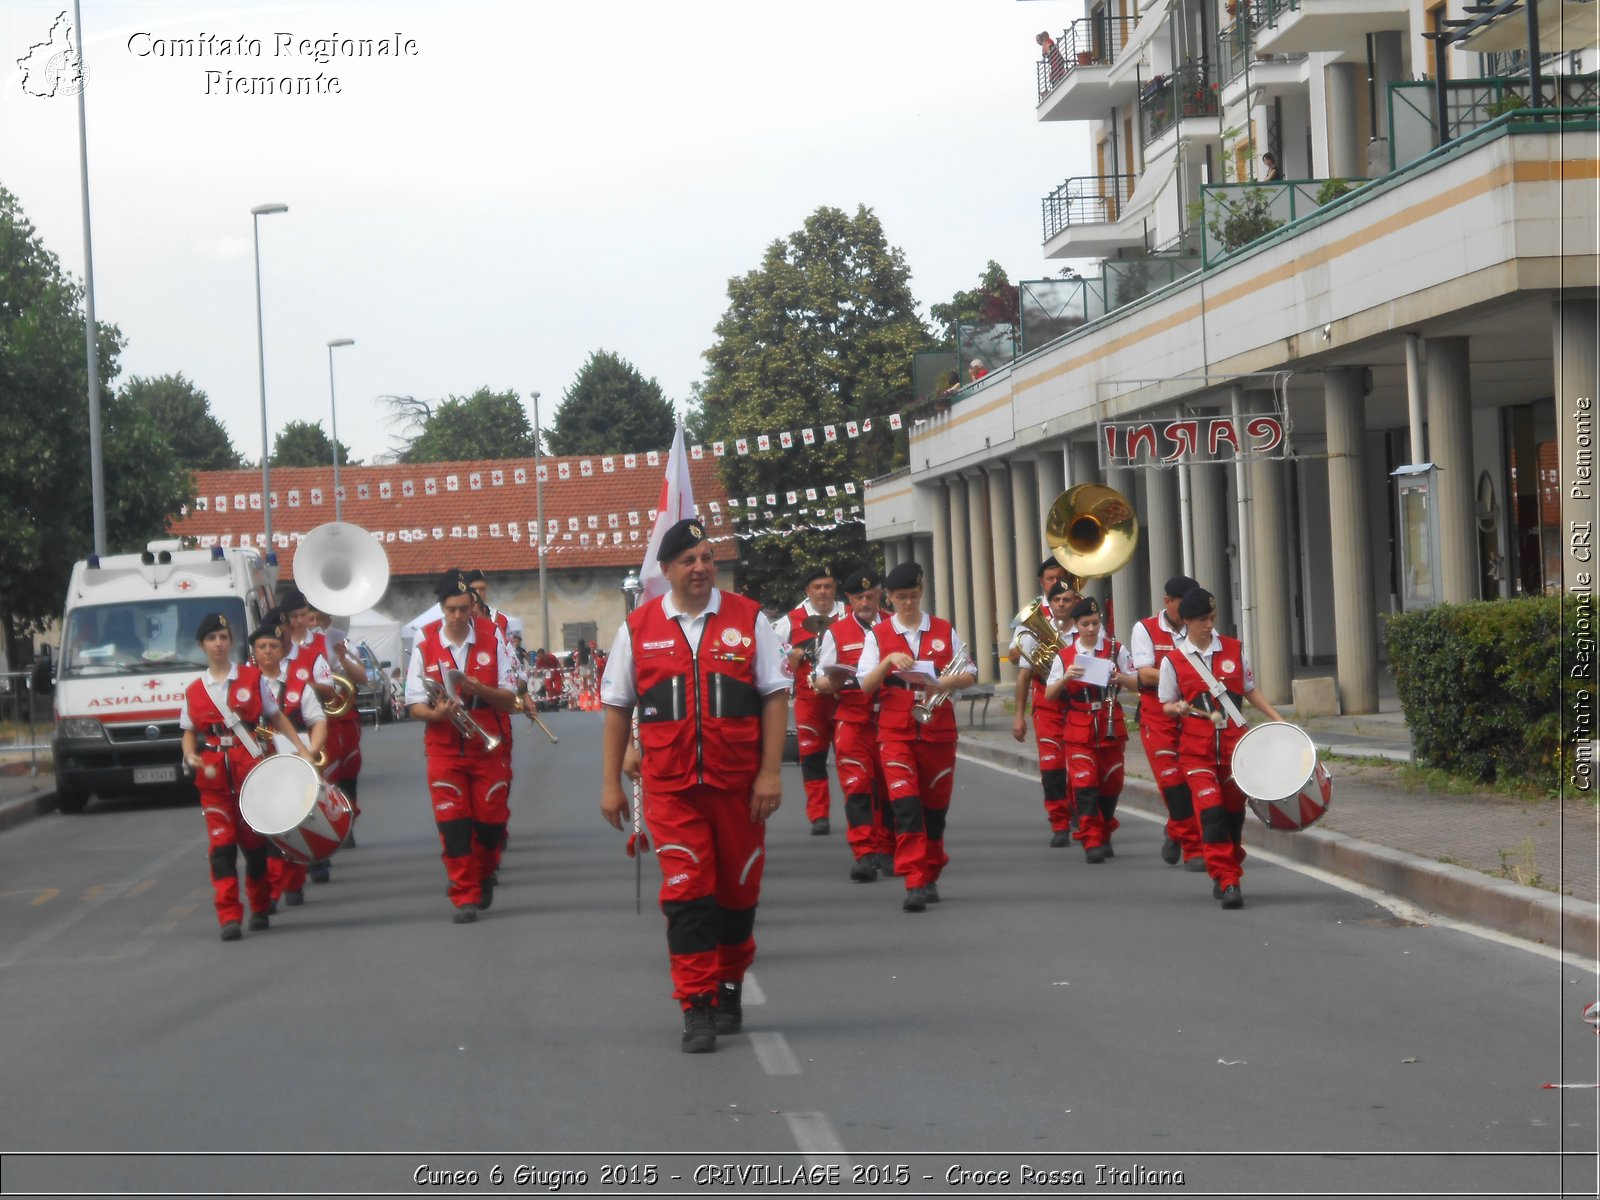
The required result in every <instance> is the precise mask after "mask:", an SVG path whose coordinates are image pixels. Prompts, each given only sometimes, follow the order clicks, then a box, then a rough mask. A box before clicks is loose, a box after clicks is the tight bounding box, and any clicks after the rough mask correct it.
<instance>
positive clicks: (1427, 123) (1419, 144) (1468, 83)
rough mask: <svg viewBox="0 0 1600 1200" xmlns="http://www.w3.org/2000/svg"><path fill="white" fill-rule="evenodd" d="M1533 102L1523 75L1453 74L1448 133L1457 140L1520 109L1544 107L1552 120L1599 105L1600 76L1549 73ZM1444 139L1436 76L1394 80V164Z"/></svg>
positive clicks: (1447, 96)
mask: <svg viewBox="0 0 1600 1200" xmlns="http://www.w3.org/2000/svg"><path fill="white" fill-rule="evenodd" d="M1540 83H1541V86H1540V92H1539V100H1538V103H1537V104H1534V103H1532V97H1531V96H1529V94H1528V88H1529V82H1528V77H1527V76H1526V75H1524V76H1522V78H1520V79H1518V78H1515V77H1513V78H1500V79H1450V80H1447V81H1446V82H1445V134H1446V136H1445V138H1444V139H1443V140H1444V141H1454V140H1455V139H1457V138H1459V137H1463V136H1465V135H1466V134H1469V133H1471V132H1473V130H1475V129H1481V128H1482V127H1483V126H1485V125H1487V124H1489V122H1491V121H1493V120H1495V119H1496V118H1498V117H1502V116H1506V115H1507V114H1509V113H1514V112H1516V111H1518V110H1519V109H1530V110H1531V109H1539V110H1540V116H1541V118H1542V119H1545V120H1548V119H1550V118H1551V117H1552V116H1554V115H1555V114H1557V113H1559V112H1563V111H1567V112H1572V111H1576V112H1579V113H1582V112H1584V111H1585V110H1587V111H1589V112H1592V111H1593V110H1594V109H1595V108H1597V107H1600V76H1596V75H1595V74H1594V73H1593V72H1590V73H1589V74H1587V75H1545V76H1543V77H1542V78H1541V81H1540ZM1439 144H1440V137H1439V117H1438V94H1437V92H1436V90H1435V85H1434V83H1433V81H1432V80H1417V81H1414V82H1413V81H1404V82H1400V83H1391V84H1390V85H1389V169H1390V170H1391V171H1393V170H1398V169H1399V168H1401V167H1403V166H1405V165H1406V164H1407V163H1411V162H1415V161H1416V160H1417V159H1419V158H1421V157H1422V156H1423V155H1425V154H1427V153H1428V152H1429V151H1431V150H1433V149H1434V148H1435V147H1436V146H1438V145H1439Z"/></svg>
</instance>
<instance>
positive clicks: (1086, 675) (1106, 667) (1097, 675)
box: [1073, 654, 1111, 687]
mask: <svg viewBox="0 0 1600 1200" xmlns="http://www.w3.org/2000/svg"><path fill="white" fill-rule="evenodd" d="M1073 661H1074V662H1076V663H1077V665H1078V666H1080V667H1082V668H1083V677H1082V678H1081V679H1079V680H1078V682H1079V683H1087V684H1092V685H1093V686H1094V687H1105V686H1106V685H1107V684H1109V683H1110V682H1111V660H1110V659H1109V658H1096V657H1095V656H1094V655H1092V654H1079V655H1078V657H1077V658H1076V659H1074V660H1073Z"/></svg>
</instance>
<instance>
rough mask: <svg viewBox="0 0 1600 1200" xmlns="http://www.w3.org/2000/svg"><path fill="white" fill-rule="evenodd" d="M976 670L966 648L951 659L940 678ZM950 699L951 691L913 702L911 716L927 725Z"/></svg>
mask: <svg viewBox="0 0 1600 1200" xmlns="http://www.w3.org/2000/svg"><path fill="white" fill-rule="evenodd" d="M976 670H977V667H975V666H974V665H973V663H972V659H971V658H970V657H969V656H968V655H967V652H966V650H965V649H963V650H962V651H961V653H960V654H958V655H956V656H955V657H954V658H952V659H951V660H950V662H949V664H948V665H947V666H946V667H945V669H944V670H942V671H940V672H939V678H940V679H949V678H950V677H951V676H954V675H964V674H966V673H967V672H968V671H976ZM949 699H950V693H949V692H935V693H934V694H933V695H932V696H929V697H928V698H927V699H926V700H919V701H917V702H916V703H915V704H913V705H912V706H911V716H912V718H913V719H914V720H915V721H916V722H917V724H918V725H926V724H927V723H928V722H929V721H931V720H933V718H934V716H935V715H936V714H937V713H938V711H939V706H940V705H942V704H945V703H947V702H948V701H949Z"/></svg>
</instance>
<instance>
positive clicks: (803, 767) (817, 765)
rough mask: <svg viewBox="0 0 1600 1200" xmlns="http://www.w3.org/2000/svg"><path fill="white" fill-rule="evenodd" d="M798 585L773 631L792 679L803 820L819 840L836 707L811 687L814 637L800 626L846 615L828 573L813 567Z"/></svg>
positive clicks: (824, 823) (828, 801) (824, 826)
mask: <svg viewBox="0 0 1600 1200" xmlns="http://www.w3.org/2000/svg"><path fill="white" fill-rule="evenodd" d="M801 583H802V584H803V585H804V587H805V589H806V598H805V600H804V601H802V602H801V604H800V606H799V607H798V608H794V609H791V610H790V611H789V613H788V615H787V616H783V617H779V618H778V620H777V621H776V622H774V624H773V626H772V628H773V632H775V633H776V634H777V635H778V639H779V640H780V641H781V642H782V643H783V645H784V649H786V650H787V651H788V652H789V670H790V671H791V672H792V673H793V675H794V727H795V732H796V733H797V734H798V735H799V741H800V777H801V778H802V779H804V780H805V785H806V819H807V820H808V821H810V822H811V832H812V833H813V834H818V835H820V834H825V833H827V832H828V831H829V825H828V813H829V809H830V808H831V807H832V803H833V798H832V795H831V794H830V792H829V790H828V747H829V746H831V745H832V744H833V726H834V717H835V713H836V710H837V708H838V704H837V702H836V701H835V700H834V698H833V697H832V696H827V695H820V694H818V692H817V689H816V688H815V687H814V686H813V684H812V682H811V676H812V672H811V670H810V669H808V668H809V665H810V664H811V662H812V661H813V659H814V655H815V653H816V649H817V637H818V635H817V634H816V633H813V632H811V631H810V630H808V629H806V628H804V624H805V621H806V618H808V617H812V618H819V619H821V620H823V621H826V622H827V623H828V624H830V625H831V624H832V623H833V622H835V621H837V620H838V619H839V618H840V617H842V616H844V615H845V606H844V605H842V604H840V603H839V602H838V600H837V599H835V594H836V593H835V587H834V580H833V574H832V572H830V571H829V570H828V568H827V567H813V568H812V569H811V570H810V571H808V572H806V575H805V577H804V578H803V579H802V580H801ZM835 757H837V754H836V755H835Z"/></svg>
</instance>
